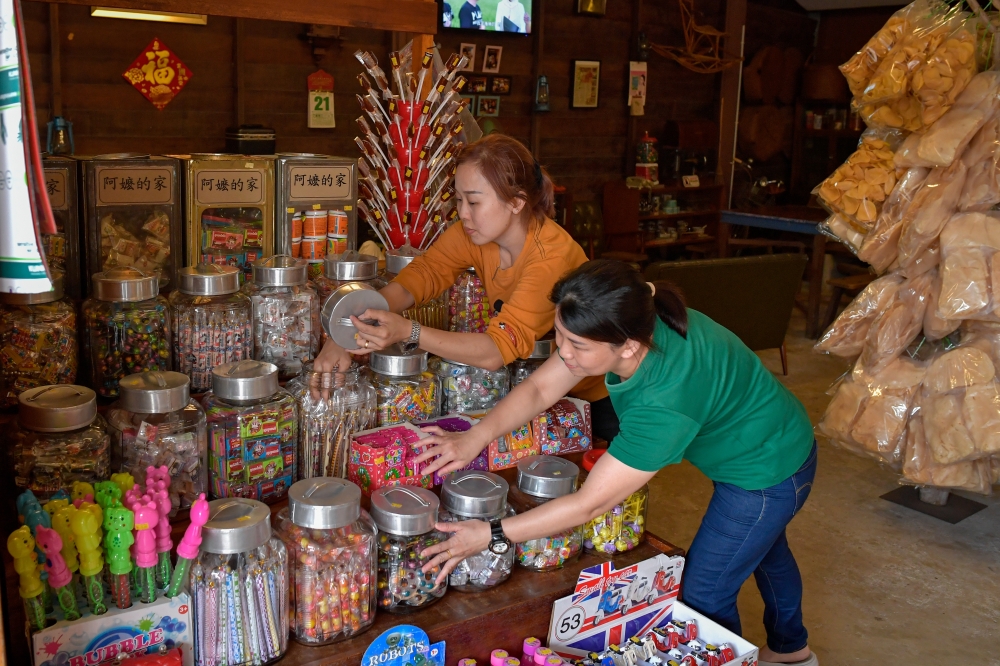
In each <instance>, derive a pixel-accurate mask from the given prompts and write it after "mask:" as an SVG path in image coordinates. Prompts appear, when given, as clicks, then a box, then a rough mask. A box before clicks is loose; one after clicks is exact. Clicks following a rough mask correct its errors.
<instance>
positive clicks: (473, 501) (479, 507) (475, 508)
mask: <svg viewBox="0 0 1000 666" xmlns="http://www.w3.org/2000/svg"><path fill="white" fill-rule="evenodd" d="M509 489H510V486H508V485H507V482H506V481H504V480H503V479H502V478H501V477H499V476H497V475H496V474H490V473H489V472H477V471H475V470H470V471H466V472H455V473H454V474H452V475H451V476H450V477H449V478H448V479H447V480H446V481H445V482H444V485H442V486H441V506H443V507H444V508H445V509H447V510H448V511H450V512H452V513H454V514H456V515H458V516H462V517H463V518H486V517H488V516H495V515H497V514H499V513H502V512H503V511H504V510H505V509H506V508H507V491H508V490H509Z"/></svg>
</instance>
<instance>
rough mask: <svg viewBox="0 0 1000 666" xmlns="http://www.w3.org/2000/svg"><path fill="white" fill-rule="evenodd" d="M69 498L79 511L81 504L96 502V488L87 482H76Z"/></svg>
mask: <svg viewBox="0 0 1000 666" xmlns="http://www.w3.org/2000/svg"><path fill="white" fill-rule="evenodd" d="M69 496H70V498H72V500H73V506H75V507H76V508H78V509H79V508H80V503H81V502H90V503H93V502H94V486H92V485H90V484H89V483H87V482H86V481H74V482H73V485H72V487H71V488H70V492H69Z"/></svg>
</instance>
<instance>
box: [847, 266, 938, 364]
mask: <svg viewBox="0 0 1000 666" xmlns="http://www.w3.org/2000/svg"><path fill="white" fill-rule="evenodd" d="M933 283H934V280H933V275H932V274H929V273H924V274H922V275H918V276H917V277H914V278H908V279H907V280H906V281H905V282H903V284H901V285H900V287H899V290H898V291H897V292H896V297H895V298H894V299H893V300H892V302H890V303H889V304H888V307H886V308H885V310H884V311H883V312H882V313H880V314H879V315H878V316H877V317H876V318H875V319H874V321H872V324H871V326H870V327H869V329H868V335H867V336H866V337H865V343H864V347H863V349H862V350H861V356H860V357H859V358H858V364H857V365H858V368H859V369H860V370H863V371H864V372H865V373H867V374H869V375H877V374H879V373H881V372H882V370H883V369H885V368H886V367H887V366H888V365H889V363H891V362H892V361H893V360H894V359H896V358H898V357H899V355H900V354H902V353H903V351H904V350H905V349H906V348H907V347H908V346H909V345H910V343H911V342H913V340H914V339H915V338H916V337H917V335H919V334H920V329H921V328H923V325H924V312H926V310H927V302H928V300H930V292H931V286H932V285H933Z"/></svg>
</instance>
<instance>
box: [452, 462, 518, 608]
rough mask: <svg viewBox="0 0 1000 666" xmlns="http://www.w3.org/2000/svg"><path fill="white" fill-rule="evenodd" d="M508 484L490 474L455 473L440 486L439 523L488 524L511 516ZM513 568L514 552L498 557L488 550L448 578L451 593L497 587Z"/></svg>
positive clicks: (469, 558)
mask: <svg viewBox="0 0 1000 666" xmlns="http://www.w3.org/2000/svg"><path fill="white" fill-rule="evenodd" d="M508 488H509V486H508V485H507V482H506V481H504V480H503V479H502V478H500V477H499V476H497V475H496V474H490V473H489V472H479V471H468V472H455V473H454V474H451V475H449V476H448V477H447V480H446V481H445V482H444V483H443V484H442V485H441V507H442V508H441V511H440V512H439V513H438V520H439V521H441V522H443V523H452V522H459V521H463V520H469V519H477V520H485V521H490V520H493V519H494V518H505V517H508V516H513V515H514V510H513V509H511V508H510V507H509V506H507V490H508ZM513 568H514V549H513V548H509V549H508V550H507V552H506V553H503V554H497V553H494V552H493V551H491V550H490V549H489V548H487V549H486V550H484V551H482V552H481V553H477V554H476V555H472V556H470V557H467V558H465V559H464V560H462V561H461V562H459V563H458V566H457V567H455V569H454V570H453V571H452V572H451V575H450V576H448V585H449V586H450V587H451V589H453V590H460V591H463V592H475V591H477V590H485V589H487V588H490V587H493V586H495V585H499V584H500V583H502V582H504V581H505V580H507V579H508V578H510V572H511V569H513Z"/></svg>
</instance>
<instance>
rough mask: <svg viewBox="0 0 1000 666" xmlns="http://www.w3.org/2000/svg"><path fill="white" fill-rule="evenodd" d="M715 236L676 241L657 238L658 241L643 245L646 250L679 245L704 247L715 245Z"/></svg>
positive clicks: (693, 237)
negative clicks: (708, 244) (709, 244)
mask: <svg viewBox="0 0 1000 666" xmlns="http://www.w3.org/2000/svg"><path fill="white" fill-rule="evenodd" d="M714 242H715V236H695V235H692V236H690V237H689V238H684V237H681V238H678V239H676V240H669V239H666V238H657V239H656V240H651V241H646V242H645V243H643V244H642V247H643V248H644V249H645V248H647V247H650V248H653V247H675V246H677V245H703V244H706V243H714Z"/></svg>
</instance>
